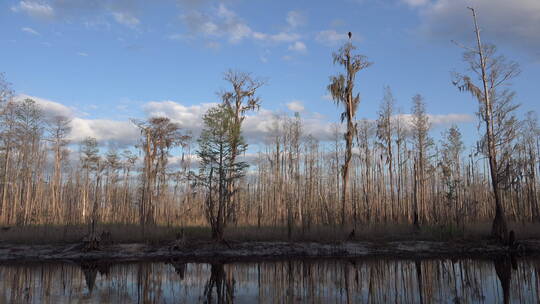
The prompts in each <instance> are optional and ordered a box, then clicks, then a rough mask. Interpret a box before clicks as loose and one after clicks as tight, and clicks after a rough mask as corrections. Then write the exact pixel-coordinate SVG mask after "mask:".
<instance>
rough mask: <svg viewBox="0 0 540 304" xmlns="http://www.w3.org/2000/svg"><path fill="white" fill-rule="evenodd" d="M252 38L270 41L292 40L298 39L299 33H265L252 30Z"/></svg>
mask: <svg viewBox="0 0 540 304" xmlns="http://www.w3.org/2000/svg"><path fill="white" fill-rule="evenodd" d="M253 38H255V39H257V40H264V41H270V42H292V41H296V40H298V39H300V35H298V34H296V33H288V32H280V33H277V34H265V33H260V32H254V33H253Z"/></svg>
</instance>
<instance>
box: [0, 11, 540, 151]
mask: <svg viewBox="0 0 540 304" xmlns="http://www.w3.org/2000/svg"><path fill="white" fill-rule="evenodd" d="M466 6H474V7H476V8H477V9H478V13H479V21H480V22H481V24H482V28H483V32H482V34H483V38H484V41H486V42H493V43H496V44H497V45H498V47H499V50H500V52H501V53H502V54H504V55H506V56H507V57H509V58H510V59H512V60H515V61H517V62H518V63H519V64H520V66H521V69H522V73H521V75H520V76H519V77H518V78H516V79H515V80H514V81H513V87H512V88H513V89H514V90H516V91H517V99H516V101H517V102H519V103H521V104H522V108H521V109H520V111H521V112H522V113H523V112H526V111H529V110H536V111H537V110H538V109H539V107H538V97H537V94H536V90H535V89H536V87H537V85H538V83H540V30H539V29H540V1H538V0H516V1H507V0H336V1H320V0H319V1H314V0H310V1H308V0H296V1H263V0H252V1H248V0H223V1H212V0H155V1H142V0H140V1H137V0H116V1H113V0H48V1H47V0H43V1H38V0H25V1H19V0H3V1H1V2H0V72H4V73H5V75H6V78H7V79H8V80H9V81H10V82H11V83H13V87H14V89H15V90H16V92H17V93H18V94H23V95H28V96H32V97H34V98H35V99H37V100H38V101H39V102H40V103H41V104H42V106H43V107H44V108H45V110H46V111H49V112H54V113H58V112H60V113H63V114H66V115H68V116H71V117H72V118H73V124H74V133H77V134H76V135H74V137H79V138H80V137H82V136H86V135H92V136H95V137H98V139H101V140H104V141H107V140H109V141H118V142H121V143H124V144H127V143H131V140H130V139H129V138H130V137H133V136H135V135H136V132H134V131H133V129H132V127H131V126H130V125H129V122H128V118H130V117H139V118H143V117H147V116H148V115H153V114H154V115H155V114H160V115H166V116H169V117H171V118H172V119H173V120H175V121H177V122H179V123H181V124H182V125H183V126H184V127H186V128H194V129H197V128H200V121H199V117H200V115H201V114H202V113H204V111H205V109H207V108H208V107H209V105H208V103H212V102H219V99H218V97H217V94H216V92H218V91H219V90H221V89H226V88H227V84H226V83H225V82H224V81H223V80H222V76H223V73H224V72H225V71H226V70H227V69H229V68H230V69H234V70H240V71H246V72H251V73H253V75H254V76H257V77H260V78H261V79H265V80H267V82H268V84H267V85H266V86H265V87H263V88H262V89H261V90H260V96H261V98H262V100H263V104H262V105H263V110H262V111H261V112H260V113H258V114H252V115H251V118H250V120H248V122H247V123H248V125H247V128H249V130H247V132H248V133H249V132H251V133H252V134H251V135H250V136H248V137H250V138H251V140H253V141H256V140H257V139H256V138H257V137H261V136H264V133H265V128H267V126H268V125H269V120H270V119H271V117H272V115H273V113H276V112H281V111H283V112H289V113H290V112H291V110H300V111H301V113H302V116H303V117H304V118H306V120H307V121H306V133H315V134H322V133H325V132H327V131H328V128H327V127H328V125H329V123H331V122H335V121H337V119H338V117H339V113H340V110H339V109H338V108H336V106H335V105H334V104H333V103H332V102H331V101H330V100H329V99H328V97H327V95H328V93H327V92H326V86H327V84H328V78H329V76H330V75H333V74H335V73H336V72H337V71H339V69H338V68H337V67H335V66H334V65H333V64H332V60H331V54H332V52H333V51H335V50H337V49H338V48H339V46H340V45H341V44H342V43H343V42H344V41H345V39H346V33H347V32H348V31H352V32H353V38H354V43H355V44H356V45H357V46H358V51H359V52H360V53H362V54H364V55H366V56H368V57H369V59H370V60H371V61H373V62H374V65H373V66H372V67H370V68H369V69H367V70H365V71H362V72H360V74H359V75H358V81H357V90H358V91H359V92H360V94H361V96H362V102H361V105H360V107H359V110H358V116H357V118H358V119H360V118H363V117H366V118H370V119H373V118H375V117H376V112H377V109H378V106H379V102H380V100H381V99H382V95H383V87H384V86H385V85H389V86H390V87H391V88H392V90H393V92H394V95H395V97H396V99H397V107H399V108H401V109H402V111H403V113H408V112H410V108H411V102H410V101H411V97H412V96H413V95H414V94H416V93H420V94H422V95H424V97H425V99H426V102H427V108H428V112H429V113H430V114H433V115H438V116H433V118H434V121H433V122H434V127H435V129H434V133H435V134H440V132H441V131H442V130H443V129H444V127H447V126H448V125H449V124H450V123H452V122H455V123H458V124H459V125H460V127H461V128H462V129H463V132H464V133H467V134H468V135H467V138H468V142H469V143H472V138H474V137H476V132H477V131H476V117H474V113H475V111H476V109H477V103H476V102H475V101H474V100H472V98H471V97H470V96H469V95H467V94H465V93H460V92H459V91H458V90H457V89H456V88H455V87H453V86H452V84H451V80H452V78H451V71H464V64H463V63H462V61H461V54H462V50H461V49H460V48H459V47H458V46H456V45H455V44H453V43H452V42H451V40H456V41H459V42H461V43H463V44H472V43H473V41H472V39H473V38H474V36H473V32H472V20H471V17H470V12H469V11H468V10H467V9H466ZM450 114H451V115H450ZM254 130H256V131H254Z"/></svg>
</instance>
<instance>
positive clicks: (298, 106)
mask: <svg viewBox="0 0 540 304" xmlns="http://www.w3.org/2000/svg"><path fill="white" fill-rule="evenodd" d="M287 108H288V109H289V110H290V111H292V112H303V111H304V109H305V108H304V104H303V103H302V102H301V101H299V100H293V101H291V102H289V103H288V104H287Z"/></svg>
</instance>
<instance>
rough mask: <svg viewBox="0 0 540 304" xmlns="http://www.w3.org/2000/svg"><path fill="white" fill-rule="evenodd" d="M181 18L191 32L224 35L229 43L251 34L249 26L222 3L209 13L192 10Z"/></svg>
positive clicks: (215, 35)
mask: <svg viewBox="0 0 540 304" xmlns="http://www.w3.org/2000/svg"><path fill="white" fill-rule="evenodd" d="M181 18H182V20H183V22H184V23H185V24H186V25H187V26H188V27H189V29H190V30H191V31H192V32H194V33H200V34H203V35H204V36H213V37H226V38H228V39H229V42H231V43H238V42H240V41H241V40H243V39H244V38H249V37H251V36H252V34H253V31H252V30H251V28H250V27H249V26H248V25H247V24H245V23H244V21H243V20H242V19H240V18H239V17H238V16H237V15H236V14H235V13H234V12H233V11H232V10H229V9H228V8H227V7H226V6H225V5H224V4H220V5H219V7H218V8H217V9H216V10H214V12H213V14H211V15H207V14H203V13H201V12H199V11H196V10H192V11H190V12H189V13H187V14H184V15H182V16H181Z"/></svg>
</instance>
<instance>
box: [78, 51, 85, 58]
mask: <svg viewBox="0 0 540 304" xmlns="http://www.w3.org/2000/svg"><path fill="white" fill-rule="evenodd" d="M77 55H79V56H82V57H88V53H85V52H78V53H77Z"/></svg>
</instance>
